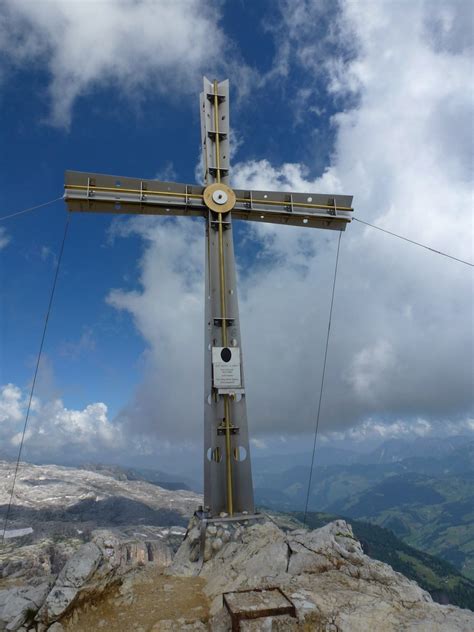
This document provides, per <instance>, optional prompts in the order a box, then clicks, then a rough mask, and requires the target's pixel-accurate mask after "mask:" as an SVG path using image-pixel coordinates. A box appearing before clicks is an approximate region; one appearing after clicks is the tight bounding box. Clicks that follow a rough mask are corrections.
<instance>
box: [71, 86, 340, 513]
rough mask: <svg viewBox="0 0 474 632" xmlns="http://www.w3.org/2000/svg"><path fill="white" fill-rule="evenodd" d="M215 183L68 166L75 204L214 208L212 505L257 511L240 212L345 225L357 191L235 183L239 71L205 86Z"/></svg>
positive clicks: (203, 104)
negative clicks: (236, 233) (240, 279)
mask: <svg viewBox="0 0 474 632" xmlns="http://www.w3.org/2000/svg"><path fill="white" fill-rule="evenodd" d="M200 111H201V143H202V156H203V167H204V182H205V186H200V185H196V184H179V183H176V182H160V181H157V180H142V179H139V178H129V177H121V176H120V177H117V176H110V175H101V174H95V173H82V172H77V171H66V176H65V195H64V199H65V201H66V203H67V207H68V210H69V211H71V212H83V213H129V214H134V215H165V216H169V215H174V216H191V217H193V216H198V217H204V219H205V224H206V267H205V275H206V282H205V348H204V358H205V360H204V397H203V404H204V512H205V514H206V515H207V516H209V517H211V518H212V517H218V516H219V515H222V514H227V515H229V516H236V515H242V514H246V515H252V514H254V513H255V506H254V495H253V485H252V470H251V463H250V449H249V437H248V426H247V405H246V393H245V382H244V372H243V361H242V343H241V336H240V319H239V307H238V298H237V280H236V271H235V259H234V244H233V236H232V220H233V219H238V220H248V221H255V222H270V223H275V224H287V225H290V226H303V227H307V228H324V229H333V230H339V231H342V230H345V228H346V225H347V224H348V223H349V222H350V221H351V211H352V210H353V209H352V196H349V195H333V194H331V195H328V194H321V193H292V192H274V191H250V190H233V189H232V188H231V187H230V175H229V174H230V162H229V156H230V147H229V131H230V128H229V81H228V80H226V81H222V82H220V83H219V82H217V81H209V79H207V78H206V77H204V90H203V92H202V93H201V95H200Z"/></svg>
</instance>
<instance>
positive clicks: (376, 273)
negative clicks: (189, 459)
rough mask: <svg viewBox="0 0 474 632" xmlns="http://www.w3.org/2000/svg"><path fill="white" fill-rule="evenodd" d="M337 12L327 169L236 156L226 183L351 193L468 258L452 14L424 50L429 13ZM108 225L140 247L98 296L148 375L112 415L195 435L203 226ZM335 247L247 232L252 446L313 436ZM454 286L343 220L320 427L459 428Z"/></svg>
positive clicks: (417, 253) (388, 7)
mask: <svg viewBox="0 0 474 632" xmlns="http://www.w3.org/2000/svg"><path fill="white" fill-rule="evenodd" d="M290 4H291V6H292V8H293V9H294V8H295V6H296V5H298V11H299V13H298V16H299V17H298V20H299V21H303V22H305V23H306V24H308V25H309V24H311V23H312V21H311V20H312V17H314V16H312V13H311V12H312V7H314V6H316V5H314V4H312V3H309V2H300V3H290ZM341 7H342V13H341V14H340V15H338V16H335V22H334V26H333V28H332V31H331V33H330V41H331V42H333V41H335V40H336V39H337V36H338V35H344V36H345V37H347V38H349V35H350V41H351V44H352V50H351V54H350V55H348V56H346V57H344V56H343V55H342V54H341V55H339V53H340V52H341V51H340V48H338V47H334V49H333V52H334V54H333V55H332V56H331V57H329V59H328V63H327V64H326V66H325V71H326V72H327V71H328V69H331V70H332V78H333V81H332V84H331V90H332V92H333V94H334V95H335V98H337V99H342V100H341V101H340V102H341V103H343V104H344V109H343V110H341V111H340V112H339V113H338V114H337V115H336V116H335V117H334V121H333V122H334V125H335V130H336V138H335V145H334V152H333V156H332V160H331V163H330V164H329V165H328V167H327V169H326V170H325V171H324V173H323V174H322V175H321V177H319V178H313V179H312V178H310V177H309V175H308V174H309V170H308V169H306V168H305V167H304V166H302V165H300V164H284V165H281V166H274V165H272V164H271V163H270V162H269V161H266V160H261V161H249V162H244V163H241V164H238V165H236V167H235V168H234V170H233V184H234V186H236V187H239V188H247V187H251V188H257V189H259V188H260V189H261V188H270V189H280V190H285V189H287V190H296V191H308V192H310V191H319V192H321V191H322V192H339V193H352V194H354V196H355V208H356V214H358V215H360V217H361V218H365V219H368V220H369V221H375V222H376V223H378V224H379V225H380V226H383V227H385V228H387V229H390V230H394V231H395V232H399V233H401V234H403V235H406V236H408V237H414V238H416V239H418V240H420V241H423V242H425V243H427V244H428V245H430V246H432V247H434V248H438V249H440V250H445V251H448V252H451V253H452V254H454V255H457V256H460V257H464V258H467V259H470V258H471V257H472V241H471V237H470V231H469V229H470V227H471V225H472V218H471V215H470V207H471V206H470V205H471V183H470V178H469V175H468V174H469V165H470V160H471V155H470V149H468V148H469V142H466V136H468V135H469V134H468V132H467V129H468V127H469V126H468V125H466V120H468V119H469V118H470V116H471V114H472V95H471V94H470V93H469V91H467V90H466V89H465V78H466V76H468V75H469V68H470V64H471V61H470V52H469V51H468V50H466V49H463V48H459V47H457V48H456V50H452V49H451V48H450V47H449V46H448V45H447V44H446V42H447V41H448V39H449V37H448V35H447V34H446V29H448V30H449V28H454V27H453V26H451V27H450V26H449V25H450V24H451V25H453V24H455V23H456V24H457V23H458V22H459V17H456V16H455V15H454V14H453V15H454V17H453V18H452V19H451V21H449V20H447V21H445V22H443V24H445V26H444V27H443V29H444V30H443V33H444V35H443V38H444V39H443V42H444V44H443V46H440V45H439V41H438V40H436V38H434V36H433V30H432V27H430V19H431V17H432V13H431V9H430V6H429V5H425V4H423V3H410V4H407V5H404V11H399V10H395V7H396V5H394V4H389V3H379V4H374V3H367V4H363V3H342V5H341ZM451 13H452V12H451ZM294 14H295V12H294V13H292V14H291V15H294ZM291 15H290V16H289V17H288V16H287V17H288V20H290V22H291ZM298 23H299V22H298ZM430 29H431V30H430ZM288 32H289V34H290V42H291V46H292V51H293V62H292V63H296V64H304V65H305V67H306V68H309V69H313V68H314V69H316V68H317V66H318V63H319V61H320V55H322V54H323V53H324V51H325V50H327V49H325V47H324V45H323V44H324V43H322V44H321V45H318V46H317V47H314V46H312V44H311V41H312V40H311V29H309V28H308V29H307V32H306V31H305V30H304V29H303V30H302V31H301V30H300V31H298V29H296V30H295V31H294V36H293V35H292V34H291V33H292V30H291V28H290V29H289V31H288ZM348 92H349V93H351V94H350V96H351V100H350V101H349V105H348V102H347V101H346V100H345V99H346V97H347V94H348ZM306 98H307V99H308V102H310V101H311V96H308V95H307V96H306ZM312 98H313V99H315V96H314V94H313V97H312ZM314 105H315V107H316V106H317V102H315V103H314ZM468 114H469V116H468ZM247 142H249V143H250V139H247ZM124 226H126V227H127V229H126V230H128V231H129V232H134V233H138V234H139V235H141V236H142V237H143V238H144V240H145V244H146V248H145V253H144V257H143V260H142V268H141V279H140V280H141V283H142V289H140V290H138V291H134V292H131V293H129V292H120V291H115V292H114V293H112V295H111V297H110V301H111V303H112V304H114V305H115V306H116V307H118V308H120V309H126V310H127V311H129V312H130V313H131V314H132V315H133V317H134V319H135V322H136V324H137V327H138V329H139V331H140V332H141V333H142V335H143V336H144V338H145V340H146V341H147V342H148V344H149V349H150V350H149V353H148V354H147V362H148V366H149V371H148V374H147V378H146V380H145V382H144V384H143V385H142V388H141V389H139V391H138V393H137V396H136V398H135V399H134V401H133V402H132V403H131V404H130V405H129V406H127V407H126V409H125V410H124V413H123V415H122V416H121V419H122V420H123V419H124V418H125V419H126V420H127V423H128V424H129V426H130V427H132V426H134V425H137V426H138V427H139V428H140V430H141V431H143V433H145V434H146V433H149V434H150V436H154V437H159V436H163V437H170V438H171V439H172V440H176V438H178V437H179V438H182V437H184V438H185V439H193V438H194V437H199V436H200V434H201V427H202V386H201V385H202V331H203V328H202V309H203V300H202V290H203V288H202V273H203V270H202V266H203V251H204V243H203V238H202V235H203V228H201V227H200V226H199V225H198V223H197V222H192V223H191V222H189V221H186V220H183V221H180V222H176V223H175V222H168V223H166V222H161V221H160V220H156V221H152V220H149V218H147V219H146V221H145V220H143V221H142V220H133V221H131V222H129V223H126V224H124ZM336 238H337V235H336V234H334V233H332V232H330V231H328V232H323V231H310V230H305V229H303V228H301V229H297V228H290V227H286V226H285V227H281V226H271V225H268V224H256V225H255V226H248V234H247V240H248V241H250V242H251V243H252V244H253V246H254V249H256V250H257V255H256V257H255V260H254V261H253V262H252V265H251V266H250V267H249V265H248V264H247V265H246V267H245V269H241V270H240V273H241V274H240V300H241V326H242V331H243V351H244V358H245V371H246V378H247V393H248V405H249V419H250V429H251V433H252V434H253V435H255V434H259V435H261V434H265V433H275V434H278V435H281V434H282V433H301V432H303V433H304V432H308V431H311V429H312V427H313V424H314V416H315V410H316V405H317V398H318V389H319V383H320V376H321V364H322V362H321V361H322V355H323V350H324V336H325V332H326V328H327V312H328V304H329V298H330V288H331V280H332V273H333V266H334V256H335V240H336ZM237 250H238V249H237ZM471 279H472V277H471V271H470V269H469V268H467V267H465V266H462V265H460V264H458V263H454V262H451V261H448V260H446V259H443V258H441V257H439V256H436V255H434V254H432V253H428V252H426V251H424V250H420V249H418V248H416V247H414V246H412V245H409V244H406V243H404V242H401V241H399V240H396V239H394V238H393V237H389V236H384V235H381V234H380V233H377V232H375V231H373V230H372V229H369V228H362V226H361V225H358V224H355V223H354V224H353V225H351V226H349V227H348V230H347V232H346V234H345V235H344V236H343V240H342V251H341V261H340V271H339V278H338V286H337V294H336V301H335V313H334V320H333V325H332V338H331V343H330V350H329V360H328V367H327V376H326V392H325V398H324V401H323V409H322V421H321V429H322V432H329V431H330V430H335V431H336V430H341V431H342V430H344V429H345V428H348V427H350V426H356V425H357V424H358V423H364V420H366V419H368V418H374V419H377V421H376V423H379V424H381V427H382V426H383V425H384V423H389V424H390V423H393V422H392V421H391V420H393V418H400V419H404V420H405V421H404V423H406V424H407V427H413V430H414V431H417V430H416V429H417V428H418V427H419V428H420V432H421V431H422V429H423V427H424V426H423V425H421V426H419V424H418V422H417V421H416V420H417V419H423V420H424V422H423V423H425V421H426V423H429V424H433V425H434V427H440V426H439V425H442V424H452V425H453V427H455V426H456V424H458V423H460V421H459V420H462V419H465V418H466V414H467V413H468V411H469V410H470V409H471V407H472V390H471V389H472V368H473V367H472V357H473V353H472V332H471V315H472V292H471V282H472V281H471ZM411 424H412V426H411Z"/></svg>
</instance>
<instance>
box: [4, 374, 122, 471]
mask: <svg viewBox="0 0 474 632" xmlns="http://www.w3.org/2000/svg"><path fill="white" fill-rule="evenodd" d="M28 397H29V396H28V394H27V393H26V392H24V391H22V389H21V388H20V387H18V386H16V385H14V384H5V385H3V386H0V437H1V441H2V454H3V455H5V456H10V457H11V456H16V453H17V450H18V446H19V444H20V441H21V437H22V432H23V424H24V420H25V414H26V408H27V404H28ZM24 446H25V447H24V453H23V456H24V457H25V455H26V456H27V458H28V459H30V460H36V459H41V460H45V459H48V458H50V459H53V460H57V459H58V455H61V458H62V459H63V460H64V461H67V460H71V459H74V461H76V462H77V461H78V460H80V459H81V458H85V459H87V458H91V457H93V456H97V455H103V454H104V453H107V454H108V456H109V458H110V456H113V455H117V454H118V453H122V452H123V450H124V442H123V435H122V434H121V431H120V428H117V427H114V425H113V424H112V423H111V421H110V420H109V419H108V415H107V406H106V405H105V404H104V403H102V402H97V403H94V404H89V405H88V406H86V407H85V408H84V409H83V410H74V409H69V408H66V407H65V406H64V404H63V402H62V401H61V399H59V398H56V399H50V400H46V401H42V400H41V399H40V398H38V397H34V398H33V400H32V406H31V413H30V418H29V422H28V427H27V431H26V434H25V444H24Z"/></svg>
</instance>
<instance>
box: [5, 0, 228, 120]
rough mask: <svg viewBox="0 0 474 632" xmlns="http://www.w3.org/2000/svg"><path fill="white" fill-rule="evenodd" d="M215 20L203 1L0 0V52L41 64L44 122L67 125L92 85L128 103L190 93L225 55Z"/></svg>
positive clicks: (212, 9) (17, 60)
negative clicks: (48, 107)
mask: <svg viewBox="0 0 474 632" xmlns="http://www.w3.org/2000/svg"><path fill="white" fill-rule="evenodd" d="M219 17H220V15H219V10H218V7H217V6H216V5H215V4H210V3H208V2H204V0H180V2H174V1H173V0H161V1H160V2H155V1H154V0H108V1H105V2H91V1H85V2H69V1H68V0H49V1H48V2H31V1H29V0H5V2H3V3H2V4H1V7H0V51H2V52H3V53H6V54H7V55H8V56H9V57H10V60H11V61H13V62H14V63H16V64H18V65H23V64H30V65H31V64H39V65H42V66H43V65H44V64H46V65H47V68H48V71H49V74H50V76H51V81H50V84H49V93H50V96H51V100H52V115H51V116H52V122H53V123H54V124H57V125H68V124H69V122H70V118H71V109H72V107H73V105H74V102H75V100H76V99H77V98H78V97H81V96H83V95H85V94H87V93H89V92H91V91H92V90H95V89H97V88H99V87H101V88H104V87H106V88H111V89H114V90H116V94H117V97H118V96H119V94H120V92H121V93H122V94H123V93H125V94H128V95H130V96H133V99H134V100H135V102H136V101H137V99H138V100H140V98H141V96H142V95H143V94H145V93H146V94H150V93H151V92H156V91H157V90H159V91H161V92H163V93H166V94H168V95H169V96H171V95H173V94H176V92H177V91H178V92H181V91H186V92H188V91H189V92H191V91H192V92H194V91H195V89H196V86H197V83H196V82H197V77H199V78H200V75H201V74H202V70H203V69H204V68H206V67H209V65H210V66H211V67H212V66H214V65H215V61H214V60H222V59H223V53H224V52H225V51H227V50H228V48H227V43H226V41H225V37H224V35H223V32H222V30H221V28H220V27H219V24H218V21H219ZM229 54H230V53H229ZM218 63H222V62H219V61H218Z"/></svg>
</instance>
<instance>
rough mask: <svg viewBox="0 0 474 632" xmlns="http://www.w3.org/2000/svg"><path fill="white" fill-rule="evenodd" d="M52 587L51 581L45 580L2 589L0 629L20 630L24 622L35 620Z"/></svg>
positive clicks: (0, 597) (0, 592)
mask: <svg viewBox="0 0 474 632" xmlns="http://www.w3.org/2000/svg"><path fill="white" fill-rule="evenodd" d="M50 587H51V584H50V583H48V582H43V583H40V584H37V585H33V586H25V587H15V588H10V589H9V590H1V591H0V629H5V630H8V632H10V631H13V630H19V629H20V628H21V627H22V626H23V624H24V623H28V622H29V621H31V620H33V618H34V616H35V613H36V611H37V610H38V608H39V607H40V606H41V604H42V603H43V602H44V600H45V598H46V595H47V594H48V592H49V590H50ZM2 626H3V627H2Z"/></svg>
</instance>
